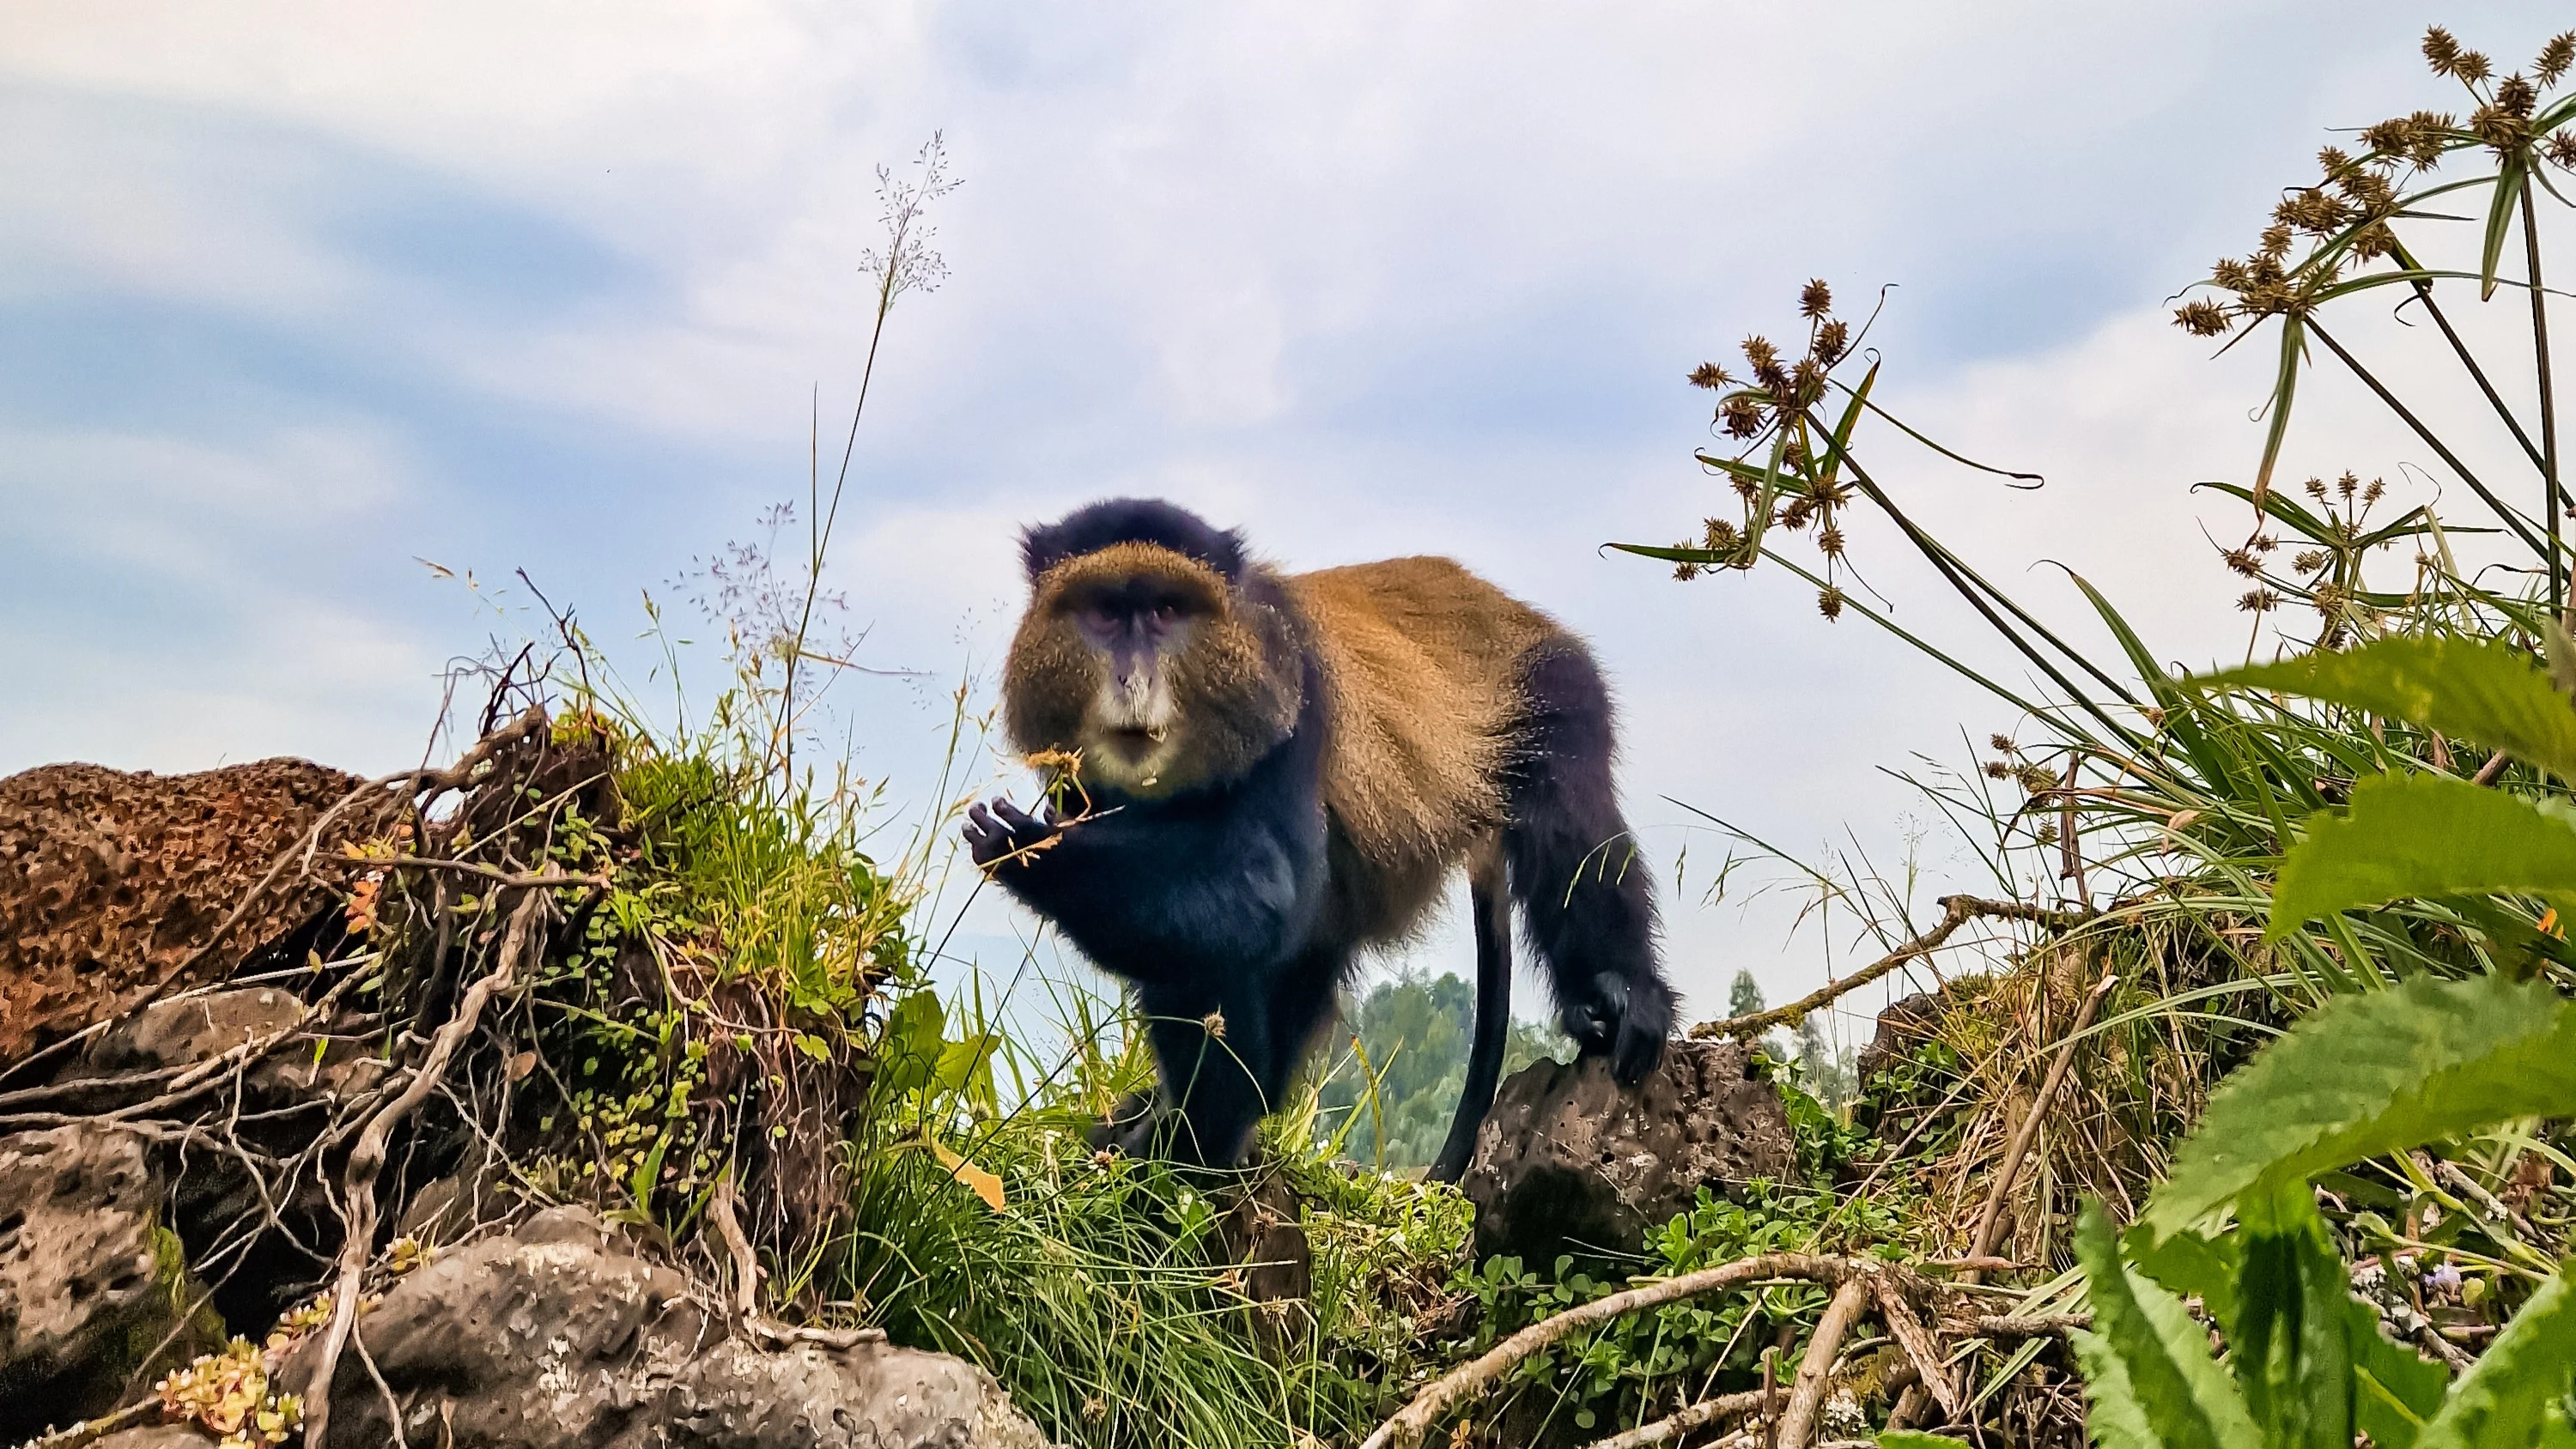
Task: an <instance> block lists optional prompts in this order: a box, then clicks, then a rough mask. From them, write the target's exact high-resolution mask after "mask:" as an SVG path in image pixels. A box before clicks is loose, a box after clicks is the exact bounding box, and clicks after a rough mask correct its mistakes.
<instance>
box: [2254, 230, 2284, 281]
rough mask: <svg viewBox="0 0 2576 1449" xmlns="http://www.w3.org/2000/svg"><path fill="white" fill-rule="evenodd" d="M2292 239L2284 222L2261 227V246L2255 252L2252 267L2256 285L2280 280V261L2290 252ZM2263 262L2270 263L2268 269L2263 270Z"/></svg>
mask: <svg viewBox="0 0 2576 1449" xmlns="http://www.w3.org/2000/svg"><path fill="white" fill-rule="evenodd" d="M2292 240H2293V237H2292V236H2291V233H2290V228H2289V224H2288V223H2286V222H2279V221H2276V222H2274V223H2272V224H2271V225H2270V226H2267V227H2265V228H2263V235H2262V237H2261V238H2260V241H2261V247H2260V249H2259V250H2257V251H2256V253H2255V257H2256V261H2257V264H2256V266H2255V269H2254V280H2255V282H2256V283H2257V284H2258V285H2259V284H2261V283H2263V282H2277V281H2279V280H2280V278H2281V273H2280V266H2281V261H2282V259H2283V258H2284V257H2287V256H2288V255H2289V254H2290V243H2291V241H2292ZM2264 262H2269V263H2271V270H2270V271H2268V272H2267V271H2265V270H2264V268H2263V266H2262V265H2261V263H2264Z"/></svg>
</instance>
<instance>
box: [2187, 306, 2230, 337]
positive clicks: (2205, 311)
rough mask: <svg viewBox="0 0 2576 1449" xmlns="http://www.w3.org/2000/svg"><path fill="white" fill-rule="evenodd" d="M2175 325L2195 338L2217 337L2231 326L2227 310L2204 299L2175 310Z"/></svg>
mask: <svg viewBox="0 0 2576 1449" xmlns="http://www.w3.org/2000/svg"><path fill="white" fill-rule="evenodd" d="M2174 325H2175V326H2176V327H2179V328H2181V329H2182V330H2184V331H2185V332H2188V333H2190V334H2191V335H2192V336H2194V337H2216V336H2218V335H2219V334H2220V333H2222V332H2225V331H2226V330H2227V328H2228V326H2229V323H2228V320H2227V309H2226V308H2224V307H2221V306H2219V305H2218V304H2217V303H2216V302H2213V301H2210V300H2209V299H2208V298H2206V297H2202V298H2200V299H2198V300H2196V301H2191V302H2186V303H2184V304H2183V305H2182V306H2180V307H2178V308H2175V309H2174Z"/></svg>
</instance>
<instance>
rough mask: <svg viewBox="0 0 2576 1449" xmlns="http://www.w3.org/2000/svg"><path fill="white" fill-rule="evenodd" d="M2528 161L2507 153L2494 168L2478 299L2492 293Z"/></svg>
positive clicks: (2479, 274) (2479, 258)
mask: <svg viewBox="0 0 2576 1449" xmlns="http://www.w3.org/2000/svg"><path fill="white" fill-rule="evenodd" d="M2529 171H2530V168H2529V165H2528V163H2526V162H2525V161H2524V160H2523V158H2522V157H2520V156H2508V157H2506V158H2505V159H2504V164H2503V165H2501V166H2498V167H2497V168H2496V179H2495V200H2494V202H2493V203H2492V204H2491V205H2489V206H2488V208H2487V234H2486V241H2485V245H2484V246H2483V247H2481V248H2480V249H2479V252H2478V300H2479V301H2481V302H2484V301H2486V300H2488V299H2489V298H2492V297H2493V296H2495V289H2496V266H2497V264H2498V263H2500V262H2502V261H2503V260H2504V239H2505V235H2506V233H2508V232H2510V231H2511V230H2512V229H2513V209H2514V205H2515V203H2517V202H2519V201H2521V200H2522V188H2523V184H2524V183H2525V182H2526V181H2528V180H2529V179H2530V175H2529Z"/></svg>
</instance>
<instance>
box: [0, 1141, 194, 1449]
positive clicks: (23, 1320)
mask: <svg viewBox="0 0 2576 1449" xmlns="http://www.w3.org/2000/svg"><path fill="white" fill-rule="evenodd" d="M161 1196H162V1187H161V1183H160V1182H159V1180H158V1179H156V1178H155V1177H154V1176H153V1174H152V1171H151V1167H150V1164H149V1162H148V1160H147V1158H146V1155H145V1152H144V1145H143V1141H142V1139H141V1138H140V1137H138V1136H136V1135H135V1134H133V1133H129V1132H120V1131H117V1130H115V1129H113V1128H109V1127H105V1126H99V1125H94V1124H88V1123H81V1124H76V1125H73V1126H69V1127H57V1128H54V1129H52V1130H50V1131H45V1132H24V1133H20V1134H18V1135H16V1136H13V1137H5V1138H0V1444H14V1443H16V1442H18V1441H19V1440H21V1439H25V1438H28V1437H31V1436H33V1435H35V1434H37V1433H39V1432H41V1431H42V1430H44V1429H45V1428H46V1427H47V1426H48V1425H52V1424H69V1423H71V1422H73V1421H74V1420H78V1419H85V1418H93V1417H96V1416H97V1415H100V1414H104V1413H106V1412H107V1411H108V1410H110V1409H113V1408H115V1407H116V1406H117V1404H118V1402H119V1401H120V1400H121V1399H122V1398H124V1397H125V1396H127V1394H128V1392H129V1389H130V1388H138V1387H147V1386H148V1381H149V1379H150V1378H151V1377H153V1376H155V1375H156V1374H157V1373H158V1372H159V1371H161V1370H163V1369H165V1368H167V1367H170V1366H174V1365H175V1364H176V1363H178V1362H182V1361H184V1360H185V1359H187V1358H188V1357H190V1356H193V1355H194V1354H195V1353H196V1352H198V1351H200V1350H202V1349H204V1348H208V1347H211V1346H212V1343H211V1342H210V1340H212V1339H214V1338H215V1337H216V1334H215V1332H214V1329H213V1326H212V1325H200V1326H191V1325H190V1324H189V1323H188V1322H186V1321H185V1319H184V1312H185V1309H186V1308H187V1306H188V1305H189V1304H190V1303H191V1302H192V1301H193V1297H192V1292H191V1290H190V1285H189V1284H188V1283H187V1281H186V1279H185V1277H184V1275H183V1272H182V1270H181V1268H180V1267H179V1265H178V1264H177V1263H176V1262H175V1261H165V1258H166V1257H169V1256H171V1255H165V1254H164V1253H163V1252H162V1251H161V1246H162V1242H163V1241H164V1236H163V1234H162V1233H161V1230H160V1226H159V1212H160V1206H161Z"/></svg>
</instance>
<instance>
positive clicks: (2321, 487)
mask: <svg viewBox="0 0 2576 1449" xmlns="http://www.w3.org/2000/svg"><path fill="white" fill-rule="evenodd" d="M2299 488H2300V491H2302V492H2304V493H2306V494H2307V495H2308V496H2309V497H2310V498H2313V499H2315V500H2317V501H2318V502H2319V503H2323V502H2325V501H2326V480H2324V479H2323V478H2311V479H2309V480H2308V481H2307V482H2305V483H2302V484H2300V485H2299Z"/></svg>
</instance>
